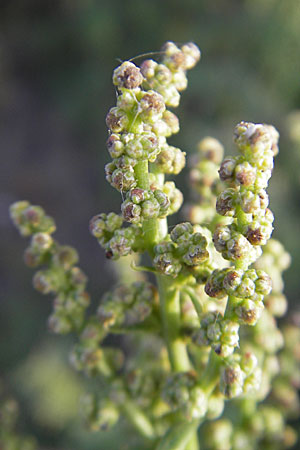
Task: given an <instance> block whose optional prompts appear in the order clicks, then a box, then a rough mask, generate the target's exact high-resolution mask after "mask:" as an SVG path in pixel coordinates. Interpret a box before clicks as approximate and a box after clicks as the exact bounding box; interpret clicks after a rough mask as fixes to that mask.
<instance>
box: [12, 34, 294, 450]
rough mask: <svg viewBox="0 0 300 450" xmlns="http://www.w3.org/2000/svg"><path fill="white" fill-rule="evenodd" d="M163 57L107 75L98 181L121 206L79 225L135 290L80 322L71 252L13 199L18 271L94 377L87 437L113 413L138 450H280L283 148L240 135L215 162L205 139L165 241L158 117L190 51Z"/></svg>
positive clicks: (289, 337)
mask: <svg viewBox="0 0 300 450" xmlns="http://www.w3.org/2000/svg"><path fill="white" fill-rule="evenodd" d="M161 55H162V58H161V61H160V62H159V63H158V62H155V61H153V60H152V59H147V60H145V61H144V62H143V63H142V64H141V66H140V67H137V66H136V65H135V64H134V63H133V62H130V61H126V62H123V63H122V64H121V65H120V66H119V67H117V68H116V69H115V70H114V73H113V84H114V85H115V87H116V90H117V104H116V106H115V107H113V108H111V109H110V111H109V112H108V114H107V117H106V123H107V126H108V129H109V138H108V140H107V148H108V151H109V154H110V156H111V158H112V161H111V162H110V163H108V164H107V165H106V167H105V173H106V179H107V181H108V182H109V183H110V184H111V185H112V186H113V187H114V188H115V189H117V190H118V191H119V192H120V193H121V196H122V204H121V214H116V213H113V212H111V213H109V214H104V213H102V214H98V215H96V216H95V217H93V218H92V219H91V222H90V231H91V233H92V235H93V236H94V237H95V238H96V239H97V240H98V242H99V244H100V245H101V246H102V247H103V248H104V250H105V253H106V256H107V258H109V259H112V260H118V259H120V258H123V257H127V263H128V264H129V265H130V266H131V269H133V270H134V271H135V273H136V274H137V275H138V276H137V281H134V282H133V283H132V284H119V285H118V286H116V287H115V288H114V289H112V290H111V291H110V292H108V293H107V294H105V295H104V297H103V299H102V300H101V302H100V304H99V307H98V309H97V311H96V312H95V313H93V314H87V313H86V310H87V307H88V306H89V303H90V299H89V295H88V293H87V292H86V284H87V278H86V276H85V274H84V273H83V272H82V270H81V269H80V268H79V267H77V263H78V254H77V252H76V251H75V250H74V249H73V248H71V247H69V246H66V245H61V244H59V243H58V242H57V241H56V240H55V239H53V237H52V234H53V233H54V231H55V223H54V221H53V219H52V218H50V217H48V216H47V215H46V214H45V212H44V210H43V209H42V208H41V207H39V206H32V205H31V204H30V203H29V202H27V201H21V202H17V203H15V204H13V205H12V207H11V217H12V220H13V222H14V224H15V225H16V226H17V228H18V229H19V231H20V233H21V234H22V235H23V236H31V241H30V245H29V247H28V248H27V249H26V251H25V263H26V264H27V265H28V266H30V267H39V266H41V267H42V268H41V269H40V270H38V271H37V272H36V273H35V275H34V278H33V284H34V287H35V288H36V289H37V290H38V291H40V292H41V293H43V294H48V293H51V294H53V295H54V296H55V299H54V308H53V313H52V315H51V317H50V318H49V327H50V329H51V330H52V331H53V332H56V333H70V332H74V333H76V334H77V335H78V337H79V339H78V343H77V344H76V345H75V347H74V349H73V351H72V354H71V361H72V363H73V365H74V366H75V368H76V369H77V370H81V371H83V372H84V373H85V374H86V375H87V376H90V377H95V378H99V379H101V383H102V389H101V392H99V393H97V394H92V393H91V394H87V395H86V396H85V398H84V399H83V403H82V408H83V410H84V411H85V416H86V419H87V422H88V424H89V426H90V427H91V429H92V430H98V429H99V428H101V429H106V428H108V427H111V426H113V425H114V424H115V423H116V422H117V421H118V419H119V416H120V415H124V416H125V417H126V418H127V419H128V420H129V422H130V423H131V424H132V425H133V427H134V428H135V429H136V430H137V432H139V433H140V435H141V436H143V438H144V439H145V448H151V449H154V448H155V449H157V450H196V449H199V448H200V443H201V448H207V449H215V450H218V449H219V450H226V449H228V450H229V449H239V448H243V449H255V448H257V449H262V448H265V449H268V448H272V449H276V448H278V449H282V448H284V447H288V446H291V445H293V444H294V442H295V441H296V436H295V432H294V430H293V429H292V428H291V427H290V426H288V425H286V419H289V418H290V417H295V415H297V413H298V412H299V402H298V398H297V390H296V388H297V386H299V383H300V369H299V359H300V354H299V345H300V331H299V329H298V328H297V327H296V326H295V325H294V324H292V323H291V324H289V325H286V326H285V328H283V329H282V330H281V331H280V330H279V329H278V327H277V323H276V318H277V317H281V316H282V315H284V314H285V312H286V306H287V304H286V298H285V297H284V295H283V293H282V289H283V281H282V272H283V271H284V270H285V269H286V268H287V267H288V265H289V255H288V254H287V253H286V252H285V250H284V248H283V247H282V245H281V244H280V243H279V242H278V241H276V240H274V239H271V234H272V231H273V226H272V223H273V214H272V212H271V211H270V209H269V208H268V203H269V198H268V194H267V192H266V188H267V186H268V181H269V179H270V177H271V173H272V169H273V159H274V156H276V154H277V153H278V145H277V144H278V137H279V135H278V133H277V131H276V130H275V128H273V127H272V126H270V125H263V124H253V123H248V122H241V123H239V124H238V125H237V126H236V128H235V130H234V141H235V143H236V145H237V149H238V155H237V156H235V157H227V158H225V159H223V147H222V145H221V144H220V143H219V142H218V141H217V140H215V139H213V138H205V139H203V140H202V141H201V142H200V143H199V146H198V154H197V155H196V157H195V158H194V161H193V162H192V169H191V172H190V182H191V185H192V188H193V190H194V191H195V201H194V203H193V204H190V205H186V207H185V212H186V215H187V219H188V220H189V221H186V222H182V223H179V224H177V225H176V226H174V227H172V229H169V227H168V223H167V217H168V216H169V215H171V214H174V213H176V212H177V211H178V210H179V209H180V207H181V205H182V203H183V195H182V193H181V192H180V190H179V189H178V188H177V187H176V186H175V183H174V182H173V181H165V176H166V175H169V174H170V175H177V174H178V173H179V172H180V171H181V170H182V169H183V168H184V166H185V159H186V155H185V153H184V152H182V151H181V150H180V149H178V148H176V147H173V146H171V145H169V144H168V142H167V138H168V137H170V136H171V135H172V134H174V133H177V132H178V131H179V121H178V118H177V117H176V115H175V114H174V113H173V112H171V111H170V110H169V109H167V108H176V107H177V106H178V105H179V101H180V92H181V91H183V90H184V89H185V88H186V87H187V76H186V73H187V71H188V70H189V69H191V68H193V67H194V65H195V64H196V63H197V62H198V60H199V59H200V51H199V49H198V48H197V46H196V45H195V44H193V43H188V44H185V45H183V46H182V47H180V48H178V47H177V46H176V45H175V44H174V43H172V42H167V43H166V44H165V45H164V47H163V49H162V52H161ZM222 159H223V161H222ZM145 255H146V256H145ZM149 260H150V261H151V264H148V265H146V264H147V261H149ZM146 273H150V274H151V280H152V281H154V278H155V283H154V282H150V281H149V280H148V279H147V278H146ZM112 334H115V335H126V339H127V341H128V342H129V344H130V345H128V346H127V347H128V348H129V349H128V348H127V349H126V351H125V348H123V347H122V345H120V346H118V347H117V348H116V347H112V345H111V341H110V335H112ZM229 400H230V401H229ZM200 425H201V427H200ZM199 436H200V437H199Z"/></svg>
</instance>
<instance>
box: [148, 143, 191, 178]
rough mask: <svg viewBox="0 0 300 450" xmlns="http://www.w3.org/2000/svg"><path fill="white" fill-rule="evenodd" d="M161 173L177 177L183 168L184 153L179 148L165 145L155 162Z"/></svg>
mask: <svg viewBox="0 0 300 450" xmlns="http://www.w3.org/2000/svg"><path fill="white" fill-rule="evenodd" d="M155 164H156V166H157V168H158V170H159V172H161V173H168V174H174V175H178V174H179V173H180V172H181V171H182V169H183V168H184V166H185V153H184V152H182V151H181V150H180V149H179V148H176V147H172V146H171V145H167V144H165V145H164V146H163V147H162V149H161V151H160V153H159V155H158V156H157V158H156V160H155Z"/></svg>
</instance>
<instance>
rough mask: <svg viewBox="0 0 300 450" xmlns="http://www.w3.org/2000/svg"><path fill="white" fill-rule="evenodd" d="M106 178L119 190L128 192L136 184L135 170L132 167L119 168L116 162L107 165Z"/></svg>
mask: <svg viewBox="0 0 300 450" xmlns="http://www.w3.org/2000/svg"><path fill="white" fill-rule="evenodd" d="M105 174H106V180H107V181H108V182H109V183H110V184H111V185H112V186H113V187H114V188H115V189H117V190H118V191H120V192H127V191H129V190H130V189H132V188H134V187H135V186H136V180H135V175H134V170H133V168H132V167H130V168H117V167H116V164H115V162H112V163H108V164H106V166H105Z"/></svg>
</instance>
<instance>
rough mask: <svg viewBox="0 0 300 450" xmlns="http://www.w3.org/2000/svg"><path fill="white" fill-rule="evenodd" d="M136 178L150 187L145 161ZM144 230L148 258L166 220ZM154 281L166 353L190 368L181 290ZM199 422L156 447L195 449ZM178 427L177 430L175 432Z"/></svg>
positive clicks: (179, 368) (178, 366)
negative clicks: (182, 313)
mask: <svg viewBox="0 0 300 450" xmlns="http://www.w3.org/2000/svg"><path fill="white" fill-rule="evenodd" d="M134 171H135V177H136V180H137V186H138V187H139V188H141V189H150V183H149V174H148V161H140V162H138V163H137V164H136V166H135V168H134ZM156 178H157V182H158V184H159V186H161V187H162V186H163V183H164V175H163V174H156ZM143 232H144V244H145V247H146V249H147V250H148V252H149V254H150V256H151V257H153V256H154V251H153V248H154V246H155V245H156V244H157V243H158V242H160V241H162V240H163V239H165V238H166V236H167V234H168V224H167V219H165V218H164V219H150V220H145V221H144V222H143ZM156 278H157V283H158V288H159V298H160V310H161V317H162V324H163V332H164V337H165V342H166V345H167V349H168V355H169V360H170V364H171V367H172V371H174V372H186V371H188V370H190V368H191V365H190V361H189V357H188V353H187V348H186V345H185V343H184V341H183V340H182V338H181V337H180V327H181V309H180V292H179V289H178V288H176V287H175V283H174V280H172V279H170V277H167V276H163V275H157V277H156ZM197 427H198V421H197V422H196V423H194V422H193V423H191V424H181V426H180V425H179V427H177V426H175V427H174V429H171V430H170V433H167V437H166V441H165V439H164V438H163V441H165V443H162V447H161V445H160V444H159V447H158V449H160V450H162V449H164V450H167V449H170V450H171V449H172V450H184V449H185V448H186V446H187V445H188V446H189V447H188V449H189V450H198V448H199V447H198V437H197ZM178 430H180V431H179V432H178ZM173 433H174V434H175V435H176V437H175V438H174V439H175V440H177V441H178V442H179V444H178V445H179V446H177V447H175V446H174V445H173V444H174V443H175V441H174V439H173Z"/></svg>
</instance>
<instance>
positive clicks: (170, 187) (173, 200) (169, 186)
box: [162, 181, 183, 215]
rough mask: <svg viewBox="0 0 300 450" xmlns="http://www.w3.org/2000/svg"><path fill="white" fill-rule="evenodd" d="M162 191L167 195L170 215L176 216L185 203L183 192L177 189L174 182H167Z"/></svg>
mask: <svg viewBox="0 0 300 450" xmlns="http://www.w3.org/2000/svg"><path fill="white" fill-rule="evenodd" d="M162 190H163V192H164V193H165V194H166V195H167V197H168V199H169V202H170V206H169V209H168V215H171V214H175V213H176V212H177V211H178V210H179V209H180V208H181V205H182V202H183V195H182V192H181V191H180V190H179V189H177V188H176V186H175V183H174V182H173V181H167V182H166V183H165V184H164V185H163V189H162Z"/></svg>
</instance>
